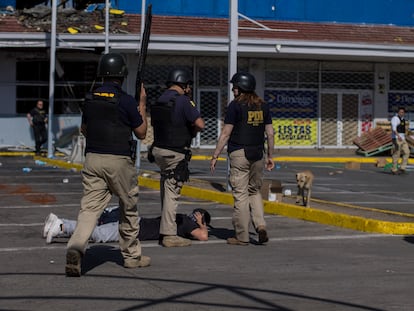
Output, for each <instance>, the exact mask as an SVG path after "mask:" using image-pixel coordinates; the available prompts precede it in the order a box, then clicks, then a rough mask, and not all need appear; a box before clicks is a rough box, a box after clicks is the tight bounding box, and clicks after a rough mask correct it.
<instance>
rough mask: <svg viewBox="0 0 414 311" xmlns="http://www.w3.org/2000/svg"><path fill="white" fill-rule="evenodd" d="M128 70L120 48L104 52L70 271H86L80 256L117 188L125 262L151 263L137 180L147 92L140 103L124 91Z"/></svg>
mask: <svg viewBox="0 0 414 311" xmlns="http://www.w3.org/2000/svg"><path fill="white" fill-rule="evenodd" d="M127 75H128V69H127V67H126V63H125V60H124V58H123V56H122V55H121V54H116V53H110V54H105V55H103V56H102V57H101V59H100V61H99V64H98V77H100V78H102V80H103V84H102V85H101V86H99V87H97V88H96V89H95V90H94V91H93V92H92V93H91V94H88V95H87V96H86V99H85V105H84V108H83V115H82V126H81V131H82V133H83V134H84V135H85V137H86V149H85V153H86V157H85V163H84V165H83V169H82V184H83V197H82V200H81V207H80V211H79V215H78V221H77V226H76V228H75V231H74V233H73V235H72V237H71V238H70V240H69V242H68V245H67V253H66V268H65V272H66V275H67V276H80V275H81V261H82V257H83V255H84V254H85V249H86V247H87V244H88V239H89V237H90V235H91V233H92V231H93V229H94V228H95V226H96V222H97V219H98V218H99V216H100V215H101V213H102V212H103V211H104V209H105V207H106V206H107V205H108V203H109V202H110V200H111V197H112V194H115V195H116V196H118V198H119V205H120V219H119V246H120V249H121V254H122V256H123V258H124V267H126V268H137V267H146V266H149V265H150V258H149V257H147V256H143V255H142V253H141V244H140V242H139V240H138V239H137V236H138V232H139V225H138V211H137V202H138V185H137V171H136V169H135V163H134V159H133V156H134V150H133V148H134V146H135V140H134V139H133V137H132V132H133V133H134V134H135V136H136V137H137V138H138V139H144V138H145V136H146V132H147V121H146V113H145V105H146V93H145V89H144V87H143V86H141V98H140V102H139V104H137V102H136V100H135V99H134V97H133V96H131V95H129V94H127V93H126V92H124V91H123V90H122V83H123V81H124V79H125V78H126V76H127Z"/></svg>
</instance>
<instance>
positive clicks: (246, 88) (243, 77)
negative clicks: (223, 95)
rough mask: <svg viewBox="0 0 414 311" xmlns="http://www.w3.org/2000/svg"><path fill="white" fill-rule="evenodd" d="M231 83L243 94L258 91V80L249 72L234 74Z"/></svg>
mask: <svg viewBox="0 0 414 311" xmlns="http://www.w3.org/2000/svg"><path fill="white" fill-rule="evenodd" d="M230 82H231V83H233V84H234V86H236V87H238V88H239V89H240V90H241V91H243V92H254V90H255V89H256V79H255V78H254V76H253V75H252V74H250V73H248V72H238V73H236V74H234V75H233V77H232V78H231V80H230Z"/></svg>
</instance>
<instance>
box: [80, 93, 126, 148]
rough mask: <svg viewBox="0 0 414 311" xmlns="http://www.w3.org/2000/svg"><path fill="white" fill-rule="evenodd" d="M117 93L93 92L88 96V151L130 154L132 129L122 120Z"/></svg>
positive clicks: (86, 109) (86, 105)
mask: <svg viewBox="0 0 414 311" xmlns="http://www.w3.org/2000/svg"><path fill="white" fill-rule="evenodd" d="M119 101H120V98H119V96H118V95H117V94H113V93H98V92H96V93H92V94H88V95H87V96H86V102H85V106H84V111H83V113H84V115H85V116H86V117H87V133H86V151H92V152H97V153H107V154H117V155H130V152H131V151H130V142H131V141H132V133H131V132H132V130H131V128H130V127H129V126H127V125H126V124H124V123H123V122H122V121H121V118H120V115H119V110H118V106H119Z"/></svg>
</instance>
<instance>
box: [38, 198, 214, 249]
mask: <svg viewBox="0 0 414 311" xmlns="http://www.w3.org/2000/svg"><path fill="white" fill-rule="evenodd" d="M118 219H119V207H118V206H115V207H107V208H106V209H105V211H104V212H103V213H102V215H101V217H99V219H98V222H97V225H96V227H95V229H94V230H93V232H92V234H91V237H90V240H91V242H95V243H106V242H118V240H119V232H118V225H119V222H118ZM210 221H211V216H210V214H209V213H208V212H207V211H206V210H204V209H202V208H196V209H194V210H193V211H192V213H191V214H189V215H186V214H177V217H176V223H177V234H178V235H179V236H181V237H184V238H190V239H194V240H199V241H207V240H208V226H209V225H210ZM160 222H161V216H159V217H155V218H144V217H140V219H139V226H140V230H139V234H138V238H139V240H140V241H147V240H158V239H159V238H160ZM75 227H76V220H70V219H65V218H59V217H58V216H57V215H55V214H53V213H50V214H49V215H48V216H47V217H46V220H45V225H44V228H43V238H46V243H48V244H49V243H52V240H53V238H55V237H59V238H61V237H70V236H71V235H72V233H73V231H74V230H75Z"/></svg>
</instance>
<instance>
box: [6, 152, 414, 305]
mask: <svg viewBox="0 0 414 311" xmlns="http://www.w3.org/2000/svg"><path fill="white" fill-rule="evenodd" d="M36 160H37V161H36ZM296 160H300V161H296ZM322 160H323V158H316V157H315V158H313V160H312V159H311V160H309V159H305V158H300V159H299V158H292V157H290V158H289V161H282V159H281V158H278V159H276V163H277V167H276V169H275V170H274V171H272V172H270V173H266V178H268V179H269V180H279V181H281V183H282V185H283V189H284V190H285V189H289V190H291V191H292V192H294V191H295V183H294V173H295V172H297V171H299V170H302V169H304V168H310V169H312V171H314V173H315V176H316V179H315V184H314V188H313V200H312V202H311V208H304V207H301V206H298V205H296V204H295V203H294V202H291V201H289V200H291V198H289V197H285V198H284V199H283V200H284V201H283V202H266V212H267V213H266V221H267V227H268V232H269V236H270V241H269V243H267V245H258V244H257V243H256V240H257V236H256V234H255V233H254V232H253V231H252V232H251V243H250V245H249V246H233V245H227V244H226V241H225V240H226V238H227V237H229V236H231V235H232V234H233V231H232V225H231V214H232V209H231V201H228V200H229V197H231V196H230V193H229V192H228V191H226V189H225V185H226V178H227V177H226V162H225V160H224V159H223V160H222V161H220V163H219V164H218V167H217V172H216V174H215V175H213V176H212V175H211V174H210V172H209V171H208V165H209V164H208V163H209V161H208V160H207V157H204V156H202V155H200V156H195V157H194V158H193V160H192V161H191V166H190V169H191V180H190V183H188V184H187V185H186V188H185V189H183V194H185V195H184V196H183V197H182V198H181V200H180V206H179V212H181V213H189V212H190V211H191V210H192V209H194V208H196V207H203V208H206V209H207V210H209V212H210V213H211V215H212V228H211V229H210V238H209V241H207V242H197V241H194V242H193V245H192V246H190V247H184V248H164V247H161V246H159V245H158V244H157V243H156V241H143V242H142V245H143V253H144V254H145V255H147V256H150V257H151V258H152V265H151V266H150V267H148V268H142V269H125V268H123V266H122V258H121V255H120V252H119V248H118V245H117V243H107V244H90V247H89V248H88V250H87V253H86V256H85V259H84V262H83V267H82V269H83V275H82V277H80V278H67V277H65V275H64V265H65V247H66V242H67V241H66V240H65V239H56V240H55V241H54V243H52V244H46V243H45V241H44V239H42V238H41V234H40V233H41V230H42V228H43V221H44V219H45V217H46V216H47V214H48V213H50V212H53V213H55V214H57V215H58V216H59V217H62V218H70V219H76V215H77V212H78V209H79V202H80V198H81V195H82V186H81V178H80V173H79V169H78V168H79V166H78V165H74V164H72V163H67V162H66V161H64V160H62V159H42V158H33V157H32V156H13V157H6V156H0V163H1V164H0V172H1V174H0V197H1V201H0V215H1V220H0V233H1V234H0V243H1V247H0V262H1V267H0V274H1V278H0V288H1V291H0V310H56V309H59V310H81V309H84V310H89V309H96V310H194V309H197V310H295V311H296V310H305V311H307V310H322V311H325V310H399V311H400V310H402V311H405V310H407V311H408V310H413V306H414V297H413V295H412V293H411V284H412V279H413V268H412V267H413V264H414V259H413V258H414V256H413V255H414V245H413V243H414V237H413V236H412V235H411V234H410V233H398V234H393V233H389V232H375V230H373V231H371V232H367V231H369V230H366V227H363V228H346V226H341V225H339V224H338V223H336V222H337V221H338V220H336V221H332V222H331V223H328V221H327V220H324V221H317V219H310V220H306V218H307V217H310V216H309V215H311V214H313V215H317V214H318V213H319V216H320V217H321V218H324V217H327V218H329V217H328V216H329V215H330V216H332V215H337V214H342V213H344V212H343V210H341V211H338V210H334V209H333V207H330V205H331V204H332V205H335V204H337V205H338V209H345V210H346V211H347V210H354V209H356V210H359V209H361V211H360V212H358V213H360V215H357V216H355V215H353V214H352V213H351V212H348V214H343V215H347V217H348V218H349V219H352V217H351V216H354V217H358V219H359V218H365V219H366V221H367V222H368V223H369V219H370V218H368V217H367V216H366V215H367V214H365V212H367V213H371V214H376V213H377V211H376V210H377V209H378V210H381V211H380V213H381V215H383V216H381V217H384V218H381V219H378V220H376V221H374V222H375V223H377V224H381V223H386V224H388V225H387V226H386V227H387V229H386V230H385V231H387V230H389V229H390V228H391V225H390V224H389V223H391V224H396V223H399V222H401V223H403V224H404V225H403V229H404V230H409V229H410V227H409V226H408V225H409V217H410V213H411V209H410V207H412V206H414V204H413V200H414V196H413V194H412V192H410V185H411V184H412V181H413V178H414V172H413V173H411V172H410V173H409V174H408V175H404V176H393V175H391V174H389V172H388V171H387V170H386V169H384V168H378V167H376V166H375V165H374V163H370V162H369V161H367V159H364V158H362V159H358V160H357V159H352V161H354V162H355V161H360V163H361V167H360V169H346V168H345V164H346V163H347V162H349V161H347V160H349V159H344V158H339V157H337V158H335V160H336V161H333V160H332V159H331V160H330V161H332V162H329V161H327V162H325V161H322ZM362 160H363V161H362ZM25 168H26V169H25ZM140 168H141V170H140V173H141V174H140V179H139V183H140V201H139V211H140V215H141V216H142V217H156V216H158V215H159V214H160V204H159V190H158V189H157V186H156V185H157V181H158V180H157V178H158V177H157V168H156V167H155V165H153V164H151V163H148V162H147V161H146V160H145V158H143V159H142V161H141V166H140ZM205 196H207V198H206V197H205ZM333 203H335V204H333ZM111 204H113V205H115V204H117V201H116V198H114V199H113V201H112V202H111ZM324 209H325V212H326V213H327V214H326V213H325V214H324ZM364 209H368V211H365V210H364ZM275 211H277V212H280V213H276V212H275ZM293 211H294V212H293ZM362 211H363V212H362ZM384 211H385V212H384ZM283 213H285V214H288V213H290V214H292V215H290V216H289V215H283ZM361 214H362V215H361ZM371 214H369V215H371ZM327 215H328V216H327ZM313 217H314V216H313ZM332 217H333V216H332ZM338 217H339V218H341V219H342V221H343V222H345V219H347V218H346V216H338ZM386 217H390V218H386ZM398 217H401V218H402V220H403V221H401V220H397V218H398ZM362 229H363V230H362ZM394 229H395V228H394ZM378 231H380V230H379V229H378Z"/></svg>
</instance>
